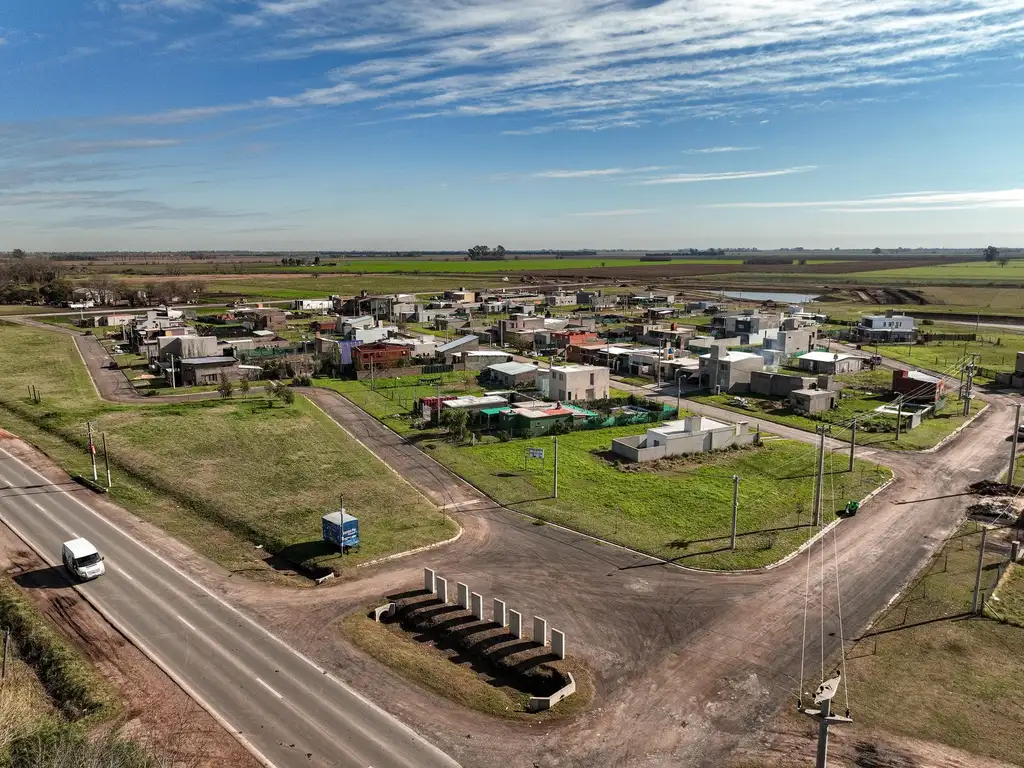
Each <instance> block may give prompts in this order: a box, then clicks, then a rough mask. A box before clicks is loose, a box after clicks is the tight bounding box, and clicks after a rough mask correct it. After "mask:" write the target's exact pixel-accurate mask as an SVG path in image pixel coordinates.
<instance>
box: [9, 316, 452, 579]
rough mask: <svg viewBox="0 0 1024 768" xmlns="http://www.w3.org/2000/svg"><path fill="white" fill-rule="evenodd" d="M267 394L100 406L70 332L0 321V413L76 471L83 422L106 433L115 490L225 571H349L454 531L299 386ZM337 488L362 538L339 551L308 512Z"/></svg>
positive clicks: (333, 502) (326, 504) (81, 460)
mask: <svg viewBox="0 0 1024 768" xmlns="http://www.w3.org/2000/svg"><path fill="white" fill-rule="evenodd" d="M29 384H35V385H36V386H37V387H38V389H39V390H40V392H41V394H42V403H41V404H40V405H34V404H32V403H31V402H30V401H29V398H28V396H27V386H28V385H29ZM266 402H267V401H265V400H263V399H261V398H259V397H252V398H248V399H245V400H231V401H226V402H225V401H219V400H218V401H205V402H196V403H188V404H174V405H146V406H123V405H118V406H115V405H110V404H106V403H104V402H102V401H100V400H99V398H98V397H97V395H96V393H95V390H94V389H93V386H92V383H91V380H90V379H89V376H88V373H87V371H86V370H85V366H84V365H83V364H82V362H81V360H80V358H79V357H78V352H77V350H76V348H75V347H74V343H73V340H72V339H71V338H70V337H68V336H65V335H57V334H50V333H47V332H46V331H42V330H39V329H32V328H25V327H21V326H11V325H5V324H0V425H2V426H3V427H5V428H7V429H9V430H10V431H12V432H14V433H15V434H18V435H21V436H22V437H24V438H25V439H26V440H28V441H29V442H32V443H34V444H35V445H37V446H38V447H40V448H42V449H43V450H44V451H46V452H47V453H48V454H49V455H50V456H51V457H52V458H54V459H55V460H56V461H57V462H58V463H60V464H61V465H62V466H63V467H64V468H65V469H66V470H67V471H69V472H71V473H80V474H86V473H87V472H88V468H89V461H88V455H87V453H86V451H85V447H86V444H87V443H86V427H85V423H86V422H87V421H91V422H92V423H93V428H94V430H96V431H97V432H98V433H106V435H107V442H108V447H109V449H110V458H111V464H112V469H113V474H114V487H113V489H112V491H111V497H112V498H113V500H114V501H116V502H118V503H121V504H123V505H124V506H125V507H127V508H128V509H130V510H131V511H133V512H135V513H136V514H138V515H139V516H140V517H142V518H145V519H147V520H150V521H151V522H153V523H156V524H157V525H159V526H161V527H162V528H164V529H165V530H167V531H168V532H169V533H171V534H172V535H174V536H176V537H178V538H179V539H181V540H182V541H184V542H186V543H187V544H189V545H190V546H192V547H193V548H195V549H196V550H197V551H199V552H201V553H202V554H204V555H206V556H208V557H210V558H212V559H214V560H216V561H217V562H219V563H220V564H221V565H223V566H224V567H226V568H228V569H230V570H235V571H244V572H247V573H248V574H250V575H255V576H258V577H263V578H271V577H273V574H274V571H273V568H274V567H277V566H278V565H279V564H280V561H279V560H278V559H276V558H274V557H271V556H279V557H280V558H283V559H284V560H286V561H288V562H290V563H296V564H300V565H302V566H305V567H312V566H327V567H331V568H334V569H348V568H350V567H353V566H355V565H357V564H358V563H360V562H366V561H367V560H371V559H373V558H375V557H380V556H383V555H386V554H390V553H394V552H398V551H404V550H407V549H411V548H414V547H418V546H422V545H424V544H429V543H433V542H435V541H439V540H443V539H446V538H449V537H450V536H452V535H454V533H455V531H456V526H455V524H454V523H453V522H452V521H450V520H447V519H445V518H443V517H442V516H441V515H440V514H439V513H438V512H436V510H435V509H434V508H433V507H432V505H430V504H429V503H428V502H427V501H426V499H424V498H422V497H421V496H420V495H419V494H418V493H416V492H414V491H413V490H412V489H411V488H410V487H409V486H408V485H406V484H405V483H404V482H403V481H402V480H400V479H399V478H398V477H397V476H396V475H395V474H394V473H392V472H390V471H388V470H387V469H386V467H385V466H384V465H383V464H382V463H381V462H380V461H379V460H378V459H377V458H376V457H374V456H373V455H372V454H371V453H370V452H369V451H367V450H366V449H365V448H363V447H362V446H361V445H360V444H359V443H358V442H356V441H355V440H354V439H352V438H350V437H349V436H348V435H347V434H345V432H343V431H342V430H340V429H338V427H337V425H335V424H334V423H333V422H332V421H331V420H330V419H329V418H328V417H327V416H326V415H325V414H324V413H322V412H321V411H320V410H319V409H317V408H316V407H315V406H313V405H312V404H311V403H309V402H308V401H307V400H306V399H305V398H302V397H298V398H296V400H295V403H294V404H293V405H291V406H282V405H275V406H274V407H273V408H268V407H267V405H266ZM342 493H344V495H345V505H346V508H347V509H348V511H349V512H350V513H351V514H354V515H356V516H357V517H358V518H359V522H360V534H361V538H362V547H361V549H360V551H359V553H358V554H353V555H349V556H346V557H344V558H342V557H340V556H339V555H338V553H336V552H332V551H331V550H330V548H328V547H327V546H326V545H325V544H324V543H323V542H321V540H320V516H321V515H323V514H324V513H326V512H330V511H333V510H335V509H336V508H337V506H338V503H339V502H338V499H339V495H340V494H342ZM257 545H260V546H261V547H262V549H258V548H257ZM284 567H285V568H287V567H288V566H287V563H285V564H284Z"/></svg>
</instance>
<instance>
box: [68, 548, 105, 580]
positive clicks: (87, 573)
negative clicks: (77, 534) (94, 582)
mask: <svg viewBox="0 0 1024 768" xmlns="http://www.w3.org/2000/svg"><path fill="white" fill-rule="evenodd" d="M60 556H61V560H63V561H64V567H65V568H67V569H68V571H69V572H70V573H71V575H72V576H74V577H75V578H76V579H78V580H80V581H88V580H90V579H95V578H96V577H97V576H102V575H103V574H104V572H105V571H106V568H105V567H104V565H103V555H101V554H100V553H99V551H97V549H96V547H94V546H93V545H92V544H90V543H89V542H88V541H87V540H86V539H72V540H71V541H65V542H64V545H63V546H62V547H61V552H60Z"/></svg>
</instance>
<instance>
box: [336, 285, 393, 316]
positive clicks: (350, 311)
mask: <svg viewBox="0 0 1024 768" xmlns="http://www.w3.org/2000/svg"><path fill="white" fill-rule="evenodd" d="M397 303H399V297H398V296H394V295H387V296H371V295H369V294H368V293H367V292H366V291H362V292H361V293H360V294H359V295H358V296H352V297H351V298H348V299H344V300H343V301H341V302H340V304H341V306H340V311H339V312H338V314H340V315H352V316H356V317H358V316H360V315H369V316H370V317H372V318H373V319H374V320H387V319H389V318H390V317H391V315H392V308H393V307H394V305H395V304H397Z"/></svg>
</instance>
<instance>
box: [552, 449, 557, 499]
mask: <svg viewBox="0 0 1024 768" xmlns="http://www.w3.org/2000/svg"><path fill="white" fill-rule="evenodd" d="M553 491H554V496H555V498H556V499H557V498H558V438H557V437H556V438H555V485H554V488H553Z"/></svg>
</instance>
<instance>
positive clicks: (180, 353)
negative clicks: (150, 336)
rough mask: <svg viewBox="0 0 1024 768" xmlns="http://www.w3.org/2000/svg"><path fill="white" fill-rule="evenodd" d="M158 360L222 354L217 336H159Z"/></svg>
mask: <svg viewBox="0 0 1024 768" xmlns="http://www.w3.org/2000/svg"><path fill="white" fill-rule="evenodd" d="M156 349H157V353H156V359H157V360H161V361H166V360H169V359H170V358H171V356H174V357H175V358H200V357H216V356H217V355H218V353H219V352H220V348H219V345H218V342H217V337H216V336H194V335H188V336H158V337H157V338H156Z"/></svg>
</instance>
